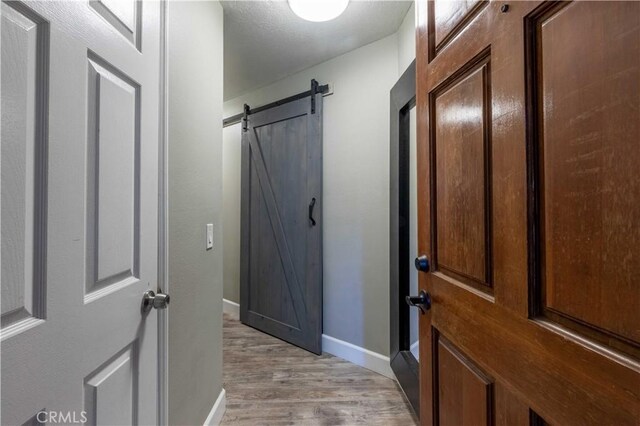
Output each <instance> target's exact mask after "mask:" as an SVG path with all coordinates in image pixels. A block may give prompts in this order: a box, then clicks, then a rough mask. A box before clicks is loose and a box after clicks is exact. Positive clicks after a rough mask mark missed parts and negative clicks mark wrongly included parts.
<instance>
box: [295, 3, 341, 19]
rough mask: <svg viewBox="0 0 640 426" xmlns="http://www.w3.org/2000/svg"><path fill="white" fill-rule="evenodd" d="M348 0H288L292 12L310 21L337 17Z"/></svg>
mask: <svg viewBox="0 0 640 426" xmlns="http://www.w3.org/2000/svg"><path fill="white" fill-rule="evenodd" d="M348 4H349V0H289V7H290V8H291V10H293V13H295V14H296V15H298V16H299V17H301V18H302V19H306V20H307V21H311V22H324V21H330V20H332V19H335V18H337V17H338V16H340V15H341V14H342V12H344V11H345V9H346V8H347V5H348Z"/></svg>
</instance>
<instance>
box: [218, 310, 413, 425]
mask: <svg viewBox="0 0 640 426" xmlns="http://www.w3.org/2000/svg"><path fill="white" fill-rule="evenodd" d="M223 344H224V388H225V389H226V391H227V410H226V413H225V416H224V418H223V420H222V425H360V424H367V425H398V426H405V425H416V424H417V419H416V418H415V416H414V415H413V413H412V411H411V408H410V406H409V405H408V403H407V401H406V399H405V398H404V395H403V394H402V391H401V390H400V388H399V387H398V385H397V384H396V382H395V381H393V380H391V379H388V378H387V377H384V376H381V375H379V374H377V373H374V372H372V371H369V370H367V369H365V368H362V367H359V366H357V365H355V364H352V363H350V362H348V361H345V360H343V359H341V358H337V357H334V356H333V355H329V354H326V353H325V354H322V355H321V356H317V355H314V354H312V353H310V352H307V351H305V350H303V349H300V348H297V347H295V346H293V345H290V344H288V343H286V342H283V341H281V340H279V339H277V338H275V337H272V336H269V335H267V334H264V333H261V332H259V331H257V330H255V329H253V328H251V327H247V326H245V325H243V324H241V323H240V322H239V321H236V320H233V319H231V318H230V317H229V316H227V315H225V316H224V342H223Z"/></svg>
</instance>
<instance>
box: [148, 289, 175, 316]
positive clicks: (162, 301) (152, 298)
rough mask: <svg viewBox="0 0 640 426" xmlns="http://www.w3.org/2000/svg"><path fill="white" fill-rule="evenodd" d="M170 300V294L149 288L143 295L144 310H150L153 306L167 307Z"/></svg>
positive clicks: (157, 307) (158, 307)
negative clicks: (156, 291)
mask: <svg viewBox="0 0 640 426" xmlns="http://www.w3.org/2000/svg"><path fill="white" fill-rule="evenodd" d="M169 300H170V297H169V295H168V294H164V293H161V292H158V294H156V293H155V292H154V291H153V290H147V291H145V292H144V295H143V296H142V311H143V312H149V311H150V310H151V308H156V309H166V308H167V306H168V305H169Z"/></svg>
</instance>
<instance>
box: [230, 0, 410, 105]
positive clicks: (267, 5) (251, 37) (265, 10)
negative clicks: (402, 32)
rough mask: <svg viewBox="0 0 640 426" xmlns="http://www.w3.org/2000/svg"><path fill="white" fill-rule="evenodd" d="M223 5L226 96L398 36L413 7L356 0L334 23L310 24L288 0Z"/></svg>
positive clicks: (398, 3)
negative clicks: (401, 25) (390, 36)
mask: <svg viewBox="0 0 640 426" xmlns="http://www.w3.org/2000/svg"><path fill="white" fill-rule="evenodd" d="M221 3H222V7H223V8H224V98H225V100H229V99H233V98H235V97H237V96H239V95H241V94H243V93H246V92H249V91H251V90H253V89H257V88H259V87H263V86H266V85H268V84H270V83H273V82H275V81H277V80H280V79H281V78H284V77H287V76H289V75H291V74H295V73H296V72H298V71H302V70H303V69H305V68H309V67H311V66H313V65H316V64H319V63H321V62H324V61H326V60H328V59H331V58H335V57H336V56H339V55H341V54H343V53H346V52H349V51H350V50H353V49H356V48H358V47H360V46H364V45H365V44H368V43H371V42H374V41H376V40H379V39H381V38H383V37H386V36H388V35H390V34H393V33H394V32H396V31H397V29H398V27H399V26H400V24H401V23H402V20H403V18H404V17H405V15H406V13H407V10H408V9H409V7H410V6H411V2H410V1H353V0H352V1H351V2H350V3H349V6H348V7H347V10H345V12H344V13H343V14H342V15H340V16H339V17H338V18H336V19H334V20H333V21H328V22H308V21H305V20H303V19H301V18H299V17H298V16H296V15H295V14H294V13H293V12H292V11H291V9H290V8H289V5H288V3H287V2H286V1H273V0H267V1H264V0H263V1H246V0H244V1H243V0H239V1H222V2H221Z"/></svg>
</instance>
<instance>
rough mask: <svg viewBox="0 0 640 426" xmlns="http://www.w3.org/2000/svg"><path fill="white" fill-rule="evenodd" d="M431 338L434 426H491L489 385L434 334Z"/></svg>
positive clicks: (451, 346)
mask: <svg viewBox="0 0 640 426" xmlns="http://www.w3.org/2000/svg"><path fill="white" fill-rule="evenodd" d="M434 335H435V336H436V337H435V339H436V342H435V344H434V350H435V351H436V353H434V354H433V357H432V359H433V363H434V369H435V370H436V371H437V376H436V378H435V381H436V385H435V386H436V389H437V393H438V402H437V407H438V416H437V418H438V424H440V425H443V426H459V425H465V426H476V425H478V426H480V425H485V426H486V425H491V424H493V421H492V418H493V381H492V380H491V379H490V378H489V377H488V376H487V375H486V374H484V373H483V372H482V371H480V370H479V369H478V367H477V366H475V365H474V364H473V363H472V362H471V361H470V360H469V359H468V358H467V357H466V356H464V355H463V354H462V353H461V352H460V351H459V350H458V349H457V348H456V347H455V346H453V344H452V343H451V342H449V341H448V340H447V339H445V338H444V337H442V336H441V335H439V333H438V332H437V331H436V330H434Z"/></svg>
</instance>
